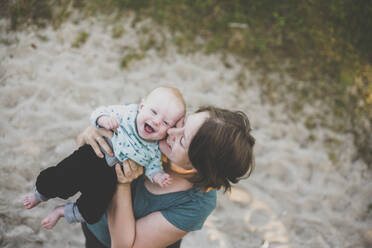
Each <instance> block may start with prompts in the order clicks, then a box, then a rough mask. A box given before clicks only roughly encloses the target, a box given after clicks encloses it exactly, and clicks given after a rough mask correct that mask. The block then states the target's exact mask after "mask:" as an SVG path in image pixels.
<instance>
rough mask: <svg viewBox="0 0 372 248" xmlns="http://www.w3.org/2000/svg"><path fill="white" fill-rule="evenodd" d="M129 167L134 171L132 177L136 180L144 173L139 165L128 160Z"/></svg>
mask: <svg viewBox="0 0 372 248" xmlns="http://www.w3.org/2000/svg"><path fill="white" fill-rule="evenodd" d="M128 163H129V167H130V169H131V171H132V175H133V177H134V178H137V177H138V176H140V175H142V173H143V167H142V166H140V165H139V164H137V163H136V162H134V161H132V160H130V159H128Z"/></svg>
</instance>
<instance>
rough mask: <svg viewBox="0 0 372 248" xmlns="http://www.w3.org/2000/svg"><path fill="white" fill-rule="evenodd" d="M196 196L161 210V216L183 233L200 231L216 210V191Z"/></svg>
mask: <svg viewBox="0 0 372 248" xmlns="http://www.w3.org/2000/svg"><path fill="white" fill-rule="evenodd" d="M198 194H199V195H198V196H197V197H195V199H191V200H190V201H188V202H186V203H183V204H180V205H177V206H173V207H170V208H168V209H165V210H162V211H161V213H162V215H163V216H164V218H165V219H167V220H168V221H169V222H170V223H171V224H172V225H174V226H175V227H177V228H179V229H181V230H183V231H186V232H190V231H196V230H200V229H201V228H202V227H203V224H204V222H205V220H206V219H207V217H208V216H209V215H210V214H211V213H212V211H213V210H214V209H215V208H216V190H211V191H209V192H207V193H198ZM193 198H194V197H193Z"/></svg>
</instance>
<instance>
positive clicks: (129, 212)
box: [108, 163, 187, 248]
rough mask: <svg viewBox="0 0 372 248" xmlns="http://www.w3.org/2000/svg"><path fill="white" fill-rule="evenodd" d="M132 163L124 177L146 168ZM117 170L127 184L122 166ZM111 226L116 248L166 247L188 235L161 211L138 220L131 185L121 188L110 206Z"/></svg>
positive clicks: (127, 184)
mask: <svg viewBox="0 0 372 248" xmlns="http://www.w3.org/2000/svg"><path fill="white" fill-rule="evenodd" d="M131 164H132V166H131V165H128V164H126V165H125V166H124V174H125V175H130V176H133V175H134V176H138V170H139V169H138V168H141V169H142V167H140V166H138V167H137V165H135V166H133V164H134V163H131ZM136 167H137V168H136ZM115 169H116V173H117V175H118V181H119V182H123V179H124V180H127V181H128V179H125V178H126V176H124V174H123V172H122V170H121V169H120V167H119V166H116V168H115ZM141 172H142V171H141ZM130 181H131V180H130ZM108 224H109V230H110V236H111V247H112V248H118V247H120V248H121V247H125V248H126V247H137V248H141V247H166V246H167V245H170V244H173V243H175V242H176V241H178V240H180V239H181V238H182V237H183V236H185V235H186V234H187V232H185V231H183V230H181V229H178V228H177V227H175V226H174V225H172V224H171V223H169V222H168V221H167V220H166V219H165V218H164V216H163V215H162V214H161V213H160V212H154V213H151V214H149V215H147V216H145V217H143V218H141V219H139V220H137V221H135V219H134V215H133V209H132V198H131V189H130V183H121V184H119V185H118V188H117V191H116V193H115V195H114V197H113V199H112V202H111V205H110V207H109V211H108Z"/></svg>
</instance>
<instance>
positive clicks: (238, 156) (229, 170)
mask: <svg viewBox="0 0 372 248" xmlns="http://www.w3.org/2000/svg"><path fill="white" fill-rule="evenodd" d="M196 112H197V113H199V112H208V113H209V115H210V117H209V118H208V119H207V120H206V121H205V122H204V123H203V124H202V126H201V127H200V129H199V130H198V132H197V133H196V135H195V136H194V138H193V140H192V141H191V144H190V147H189V158H190V161H191V163H192V165H193V166H194V168H195V169H196V170H197V172H198V173H197V174H196V175H195V176H194V177H193V178H191V181H192V182H193V183H194V185H195V186H196V187H199V188H201V189H203V190H206V189H208V188H209V187H212V188H216V189H220V188H221V187H222V188H223V189H224V190H225V192H226V191H229V190H230V189H231V183H237V182H238V181H239V180H240V179H241V178H243V177H244V178H245V177H248V176H249V175H250V174H251V172H252V170H253V168H254V159H253V146H254V143H255V139H254V138H253V136H252V135H251V134H250V132H251V130H252V129H251V127H250V123H249V120H248V117H247V116H246V114H244V113H243V112H241V111H229V110H226V109H221V108H216V107H211V106H208V107H202V108H200V109H199V110H197V111H196Z"/></svg>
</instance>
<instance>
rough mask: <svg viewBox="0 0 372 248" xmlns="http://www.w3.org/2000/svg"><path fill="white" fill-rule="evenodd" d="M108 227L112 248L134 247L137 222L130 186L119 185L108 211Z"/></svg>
mask: <svg viewBox="0 0 372 248" xmlns="http://www.w3.org/2000/svg"><path fill="white" fill-rule="evenodd" d="M108 225H109V230H110V237H111V247H113V248H118V247H120V248H121V247H125V248H127V247H132V246H133V243H134V239H135V232H136V231H135V230H136V222H135V219H134V215H133V209H132V196H131V188H130V184H129V183H127V184H118V186H117V190H116V193H115V195H114V197H113V198H112V201H111V205H110V207H109V209H108Z"/></svg>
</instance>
